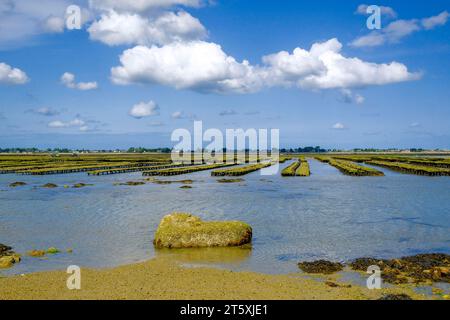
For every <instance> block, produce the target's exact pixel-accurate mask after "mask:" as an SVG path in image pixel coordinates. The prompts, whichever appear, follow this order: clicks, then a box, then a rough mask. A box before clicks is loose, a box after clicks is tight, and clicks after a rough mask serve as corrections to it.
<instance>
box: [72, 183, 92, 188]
mask: <svg viewBox="0 0 450 320" xmlns="http://www.w3.org/2000/svg"><path fill="white" fill-rule="evenodd" d="M87 186H93V184H87V183H83V182H80V183H76V184H74V185H73V187H72V188H84V187H87Z"/></svg>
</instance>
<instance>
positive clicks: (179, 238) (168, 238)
mask: <svg viewBox="0 0 450 320" xmlns="http://www.w3.org/2000/svg"><path fill="white" fill-rule="evenodd" d="M251 240H252V228H251V227H250V226H249V225H248V224H246V223H244V222H240V221H211V222H209V221H208V222H206V221H202V220H201V219H200V218H199V217H196V216H193V215H191V214H188V213H172V214H169V215H166V216H165V217H164V218H163V219H162V220H161V222H160V224H159V226H158V229H157V230H156V233H155V239H154V241H153V243H154V245H155V247H157V248H194V247H227V246H240V245H243V244H247V243H250V242H251Z"/></svg>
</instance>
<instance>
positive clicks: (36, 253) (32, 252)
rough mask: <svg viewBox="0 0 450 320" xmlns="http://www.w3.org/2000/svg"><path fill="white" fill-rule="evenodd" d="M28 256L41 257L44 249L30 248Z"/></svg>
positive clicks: (43, 254)
mask: <svg viewBox="0 0 450 320" xmlns="http://www.w3.org/2000/svg"><path fill="white" fill-rule="evenodd" d="M27 254H28V255H29V256H30V257H43V256H45V251H44V250H30V251H28V252H27Z"/></svg>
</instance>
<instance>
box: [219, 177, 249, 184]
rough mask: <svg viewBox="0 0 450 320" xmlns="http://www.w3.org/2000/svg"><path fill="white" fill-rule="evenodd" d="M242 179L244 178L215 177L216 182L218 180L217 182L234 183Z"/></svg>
mask: <svg viewBox="0 0 450 320" xmlns="http://www.w3.org/2000/svg"><path fill="white" fill-rule="evenodd" d="M242 181H245V180H244V179H242V178H236V179H226V178H224V179H217V182H219V183H236V182H242Z"/></svg>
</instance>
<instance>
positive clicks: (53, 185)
mask: <svg viewBox="0 0 450 320" xmlns="http://www.w3.org/2000/svg"><path fill="white" fill-rule="evenodd" d="M42 188H49V189H52V188H58V185H56V184H54V183H46V184H44V185H43V186H42Z"/></svg>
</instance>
